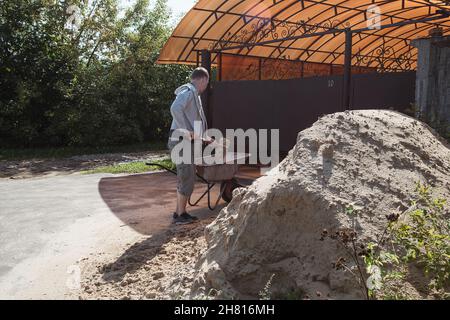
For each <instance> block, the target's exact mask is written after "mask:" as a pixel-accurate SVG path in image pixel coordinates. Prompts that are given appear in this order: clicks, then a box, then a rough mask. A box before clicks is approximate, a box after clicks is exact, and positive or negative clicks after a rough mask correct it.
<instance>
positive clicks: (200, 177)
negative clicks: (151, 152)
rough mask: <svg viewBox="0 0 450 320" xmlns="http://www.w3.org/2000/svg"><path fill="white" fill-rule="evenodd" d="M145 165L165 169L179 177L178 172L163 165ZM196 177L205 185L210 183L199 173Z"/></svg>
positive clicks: (148, 163) (149, 163)
mask: <svg viewBox="0 0 450 320" xmlns="http://www.w3.org/2000/svg"><path fill="white" fill-rule="evenodd" d="M145 165H147V166H155V167H159V168H161V169H164V170H166V171H169V172H171V173H173V174H174V175H177V172H176V171H174V170H172V169H170V168H167V167H166V166H163V165H162V164H159V163H151V162H146V163H145ZM195 175H196V176H197V177H198V178H199V179H200V180H202V181H203V182H204V183H206V184H208V183H209V182H208V181H207V180H205V178H203V177H202V176H201V175H199V174H198V173H197V172H196V173H195Z"/></svg>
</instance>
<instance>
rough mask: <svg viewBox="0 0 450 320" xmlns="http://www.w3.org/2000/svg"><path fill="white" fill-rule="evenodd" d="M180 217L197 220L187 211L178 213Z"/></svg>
mask: <svg viewBox="0 0 450 320" xmlns="http://www.w3.org/2000/svg"><path fill="white" fill-rule="evenodd" d="M180 217H181V218H183V219H188V220H193V221H197V220H198V218H197V217H195V216H191V215H190V214H189V213H187V212H185V213H182V214H181V215H180Z"/></svg>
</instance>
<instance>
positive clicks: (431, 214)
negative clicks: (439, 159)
mask: <svg viewBox="0 0 450 320" xmlns="http://www.w3.org/2000/svg"><path fill="white" fill-rule="evenodd" d="M416 191H417V193H418V198H417V199H415V200H414V201H413V202H412V206H413V207H414V210H412V211H410V212H407V214H406V215H405V216H404V217H402V219H401V220H398V221H393V222H391V223H390V225H389V229H390V232H391V234H392V241H393V243H394V244H395V245H397V246H398V247H399V248H400V249H401V251H400V252H399V254H400V255H401V259H402V260H403V261H404V262H405V263H416V264H418V265H419V266H420V267H421V268H422V269H423V271H424V273H425V275H426V276H427V277H429V278H431V279H432V281H431V288H433V289H437V290H442V289H444V288H445V286H448V285H449V284H450V283H449V281H450V220H449V217H448V215H446V212H445V210H444V205H445V203H446V201H445V199H433V198H432V197H431V195H430V188H429V187H428V186H426V185H423V184H420V183H418V184H417V187H416Z"/></svg>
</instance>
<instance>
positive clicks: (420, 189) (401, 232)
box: [321, 183, 450, 299]
mask: <svg viewBox="0 0 450 320" xmlns="http://www.w3.org/2000/svg"><path fill="white" fill-rule="evenodd" d="M445 204H446V201H445V199H439V198H438V199H435V198H433V197H432V196H431V190H430V187H429V186H426V185H424V184H421V183H417V185H416V197H415V198H414V199H412V200H411V206H410V208H408V210H406V211H404V212H403V213H393V214H389V215H386V218H387V220H388V223H387V226H386V229H385V230H384V232H383V234H381V235H380V237H379V239H378V241H377V242H371V243H358V242H357V234H356V231H355V230H353V229H344V230H339V231H337V232H336V233H334V234H333V233H329V232H328V230H324V231H323V232H322V238H321V240H324V239H325V238H328V237H329V238H332V239H334V240H337V241H339V243H341V244H342V245H343V246H344V247H345V248H346V249H347V252H348V255H349V256H350V257H351V259H352V261H353V263H354V265H356V266H357V268H356V269H357V270H358V272H354V271H353V270H352V267H351V266H349V265H348V263H347V260H346V258H344V257H340V258H339V259H338V261H337V262H336V263H334V264H333V265H334V267H335V268H336V269H337V270H345V271H347V272H351V273H352V274H353V275H354V276H355V277H356V278H357V280H358V282H359V283H360V284H361V288H363V289H364V291H365V294H366V296H367V298H369V299H409V298H410V296H408V293H407V292H406V291H405V288H404V283H405V280H406V278H407V276H408V275H409V274H410V272H411V271H410V269H411V267H412V266H414V267H416V268H417V269H418V270H421V271H422V272H423V276H424V277H425V278H426V279H428V290H427V292H422V293H423V294H431V293H432V294H433V295H435V297H437V298H441V299H447V298H450V295H449V292H448V290H449V288H450V219H449V218H450V217H449V214H448V212H447V211H446V209H445ZM345 212H346V213H347V214H348V215H349V216H352V217H353V218H354V219H356V217H357V216H356V215H355V214H354V212H355V210H354V207H353V205H350V206H347V207H346V208H345ZM360 260H362V264H363V265H364V267H365V268H364V269H365V270H361V261H360ZM353 269H354V268H353Z"/></svg>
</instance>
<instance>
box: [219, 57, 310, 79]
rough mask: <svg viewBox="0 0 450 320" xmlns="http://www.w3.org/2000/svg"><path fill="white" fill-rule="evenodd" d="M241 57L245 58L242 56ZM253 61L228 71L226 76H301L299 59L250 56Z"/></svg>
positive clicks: (246, 77)
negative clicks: (243, 66)
mask: <svg viewBox="0 0 450 320" xmlns="http://www.w3.org/2000/svg"><path fill="white" fill-rule="evenodd" d="M242 59H244V60H245V59H246V58H245V57H242ZM252 59H254V61H253V62H252V63H250V64H248V65H247V66H246V67H245V68H236V69H234V70H233V71H231V72H230V71H229V72H228V74H227V78H229V79H233V80H258V79H262V80H269V79H270V80H282V79H294V78H300V77H301V63H303V62H300V61H295V60H294V61H292V60H290V57H289V56H283V57H281V58H278V59H273V58H252Z"/></svg>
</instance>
